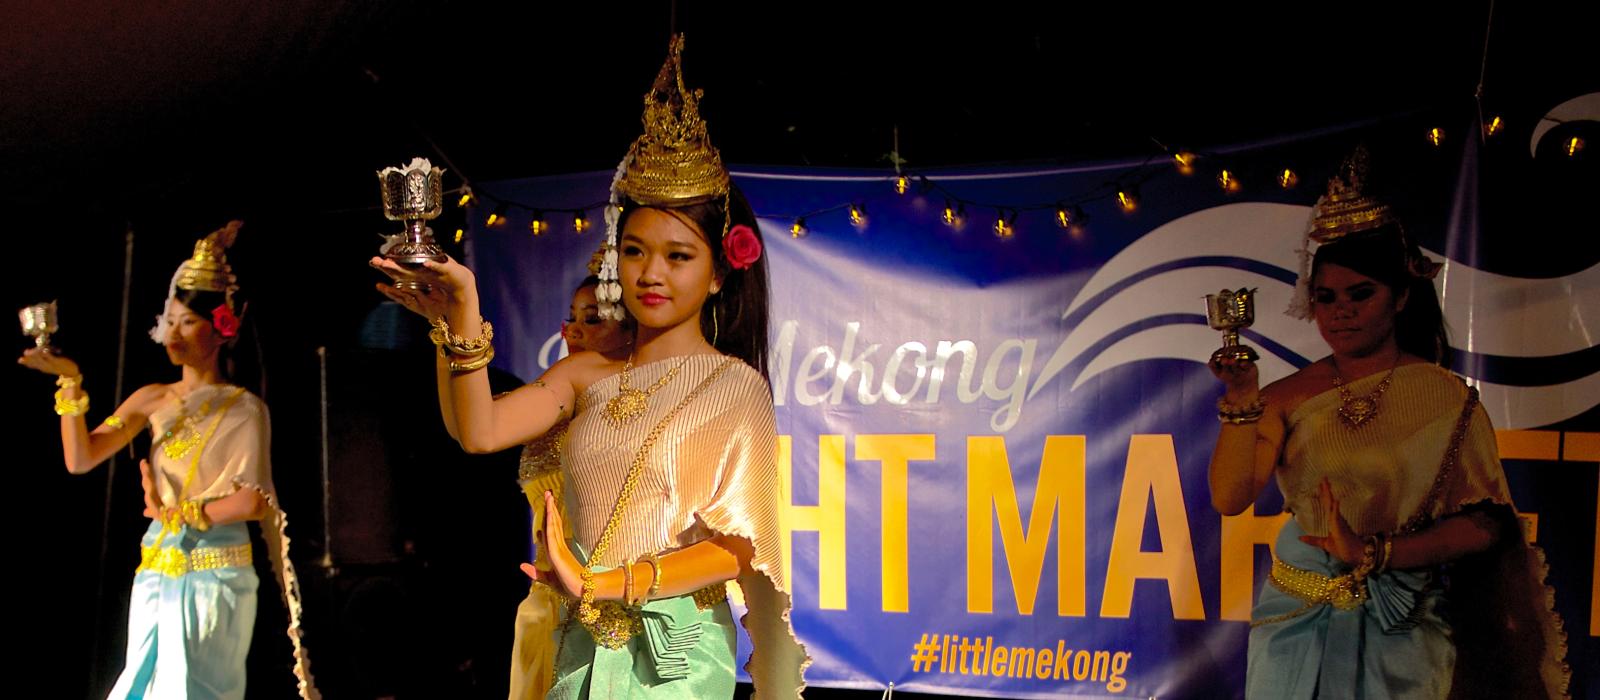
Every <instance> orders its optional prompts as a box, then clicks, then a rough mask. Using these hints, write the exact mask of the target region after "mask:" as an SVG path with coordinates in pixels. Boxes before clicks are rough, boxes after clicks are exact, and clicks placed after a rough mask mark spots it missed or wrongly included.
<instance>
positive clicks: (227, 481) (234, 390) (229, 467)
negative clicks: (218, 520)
mask: <svg viewBox="0 0 1600 700" xmlns="http://www.w3.org/2000/svg"><path fill="white" fill-rule="evenodd" d="M150 432H151V434H152V444H151V447H150V466H151V476H152V477H153V478H154V480H155V482H156V489H157V491H159V492H160V494H161V502H162V503H163V504H166V505H167V506H169V507H170V506H173V505H176V504H177V503H179V502H180V501H184V500H199V501H202V502H205V501H213V500H216V499H218V498H222V497H224V496H228V495H231V494H233V493H235V492H237V491H238V490H239V489H241V488H252V489H255V490H256V492H258V493H260V494H261V497H262V498H263V499H264V500H265V501H266V503H267V506H268V508H269V510H268V512H267V514H266V516H265V517H263V518H262V521H261V536H262V538H263V539H265V540H266V542H267V556H268V559H270V560H271V562H272V571H273V574H274V575H275V576H276V577H277V579H278V584H279V592H280V593H282V595H283V599H284V604H285V607H287V608H288V610H289V627H288V635H289V641H290V642H291V644H292V646H293V648H294V659H295V664H294V674H295V678H296V679H297V681H298V686H299V691H300V697H302V698H306V699H307V700H316V699H317V698H320V697H321V694H320V693H319V692H318V691H317V687H316V682H315V680H314V679H313V678H312V676H311V660H310V657H309V655H308V654H307V653H306V649H305V647H304V646H303V644H302V643H301V642H302V637H303V631H302V629H301V626H300V618H301V614H302V606H301V603H300V582H299V579H298V578H297V577H296V576H295V571H294V564H293V563H292V562H291V561H290V560H289V534H288V533H289V518H288V516H287V515H285V514H284V512H283V508H282V506H280V505H279V503H278V494H277V492H276V491H275V490H274V489H273V487H272V422H271V419H270V418H269V416H268V414H267V406H266V404H265V403H262V401H261V399H259V398H256V396H255V394H252V393H250V392H248V391H245V390H244V389H242V388H240V387H237V386H232V385H228V384H211V385H207V386H202V387H198V388H196V389H195V390H194V391H191V392H189V395H188V396H186V397H184V398H183V399H181V400H179V401H173V402H171V403H168V404H167V405H165V406H162V407H161V408H160V409H157V410H156V411H155V412H154V413H152V414H150ZM169 450H170V452H171V453H170V454H169ZM191 470H193V472H194V476H193V478H192V479H191V478H189V473H190V471H191ZM186 480H187V481H188V489H187V490H185V489H184V482H185V481H186Z"/></svg>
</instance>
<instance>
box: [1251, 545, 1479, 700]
mask: <svg viewBox="0 0 1600 700" xmlns="http://www.w3.org/2000/svg"><path fill="white" fill-rule="evenodd" d="M1303 534H1305V531H1304V530H1301V529H1300V526H1299V525H1298V524H1296V523H1295V521H1293V520H1290V521H1289V522H1287V523H1285V524H1284V526H1283V530H1282V531H1281V532H1280V533H1279V534H1278V541H1277V545H1276V547H1277V552H1276V554H1277V557H1278V559H1280V560H1281V561H1283V562H1284V563H1286V564H1289V565H1291V566H1294V567H1295V568H1298V569H1302V570H1305V571H1311V572H1315V573H1318V574H1322V575H1324V576H1330V577H1332V576H1341V575H1343V574H1345V573H1348V571H1349V567H1347V566H1344V565H1343V564H1340V563H1339V562H1338V561H1337V560H1336V559H1334V558H1333V557H1332V556H1330V555H1329V554H1328V553H1327V552H1324V551H1322V550H1321V549H1319V548H1317V547H1313V546H1311V545H1308V544H1306V543H1304V542H1301V541H1300V536H1301V535H1303ZM1367 590H1368V597H1367V599H1366V600H1364V601H1363V602H1362V603H1361V605H1360V606H1358V607H1355V608H1352V609H1349V610H1338V609H1335V608H1334V607H1333V606H1332V605H1326V604H1323V605H1318V606H1316V607H1314V608H1312V609H1310V610H1307V611H1305V612H1303V613H1301V614H1298V615H1295V616H1294V617H1291V618H1289V619H1287V620H1282V621H1275V622H1266V623H1264V624H1263V623H1262V622H1261V621H1263V620H1267V619H1269V618H1274V617H1277V616H1282V615H1288V614H1291V613H1294V612H1295V611H1297V610H1300V609H1302V608H1304V607H1305V606H1306V603H1305V602H1304V601H1302V600H1301V599H1299V598H1296V597H1294V596H1292V595H1289V594H1287V593H1284V592H1283V591H1282V590H1279V589H1278V587H1277V586H1275V585H1273V584H1272V583H1271V582H1270V581H1269V582H1267V583H1266V584H1265V585H1264V586H1263V587H1262V591H1261V598H1260V600H1258V601H1257V602H1256V606H1255V609H1254V610H1253V611H1252V612H1251V620H1253V621H1254V622H1252V625H1253V626H1252V628H1251V630H1250V647H1249V668H1248V671H1247V673H1246V680H1245V695H1246V697H1251V698H1274V699H1276V698H1283V699H1285V700H1297V699H1301V698H1305V699H1309V698H1443V697H1445V696H1446V695H1448V694H1449V693H1450V679H1451V674H1452V672H1453V671H1454V669H1455V660H1456V651H1455V647H1454V645H1453V644H1452V643H1451V641H1450V625H1449V623H1448V622H1446V620H1445V619H1444V617H1443V615H1442V608H1443V596H1442V592H1441V590H1440V587H1439V585H1438V582H1437V581H1436V580H1435V576H1434V574H1433V572H1432V571H1431V570H1415V571H1387V572H1384V573H1382V574H1380V575H1378V576H1374V577H1370V578H1369V579H1368V580H1367Z"/></svg>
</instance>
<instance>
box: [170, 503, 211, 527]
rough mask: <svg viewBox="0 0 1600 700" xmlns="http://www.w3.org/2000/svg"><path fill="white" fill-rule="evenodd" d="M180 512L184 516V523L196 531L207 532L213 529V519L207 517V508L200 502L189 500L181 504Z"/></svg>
mask: <svg viewBox="0 0 1600 700" xmlns="http://www.w3.org/2000/svg"><path fill="white" fill-rule="evenodd" d="M178 510H179V512H181V513H182V514H183V522H185V523H187V524H188V525H189V526H190V527H193V528H194V529H196V530H199V531H201V532H205V531H206V530H210V529H211V519H210V518H207V517H206V506H205V504H204V503H201V502H200V501H198V500H188V501H184V502H183V503H181V504H179V506H178Z"/></svg>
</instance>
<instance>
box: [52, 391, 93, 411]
mask: <svg viewBox="0 0 1600 700" xmlns="http://www.w3.org/2000/svg"><path fill="white" fill-rule="evenodd" d="M65 391H66V389H64V388H63V389H57V390H56V415H58V416H68V417H70V416H81V415H83V414H85V413H88V412H89V394H88V393H87V392H81V391H80V395H79V396H78V398H75V399H69V398H66V397H65V396H62V392H65Z"/></svg>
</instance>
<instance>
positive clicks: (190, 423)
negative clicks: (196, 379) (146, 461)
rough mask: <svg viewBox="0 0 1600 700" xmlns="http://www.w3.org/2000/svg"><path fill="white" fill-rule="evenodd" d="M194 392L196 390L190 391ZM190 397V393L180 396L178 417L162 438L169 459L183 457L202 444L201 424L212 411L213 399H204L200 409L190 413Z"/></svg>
mask: <svg viewBox="0 0 1600 700" xmlns="http://www.w3.org/2000/svg"><path fill="white" fill-rule="evenodd" d="M202 388H203V387H202ZM173 393H174V394H176V393H177V392H173ZM193 393H194V391H190V392H189V394H193ZM188 398H189V395H184V396H179V397H178V417H177V418H176V419H174V420H173V421H172V425H171V426H170V427H168V428H167V431H166V434H165V435H163V436H162V438H161V451H162V452H164V453H166V455H167V459H172V460H179V459H183V457H184V455H187V454H189V451H190V450H193V449H194V448H195V446H196V445H198V444H200V440H201V435H200V424H201V423H203V422H205V418H206V415H207V414H209V413H211V399H209V398H207V399H206V400H205V401H202V402H201V403H200V410H199V411H196V412H194V413H190V412H189V405H188V403H187V400H188Z"/></svg>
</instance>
